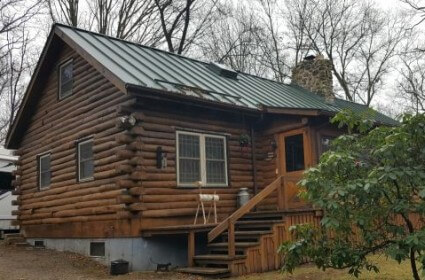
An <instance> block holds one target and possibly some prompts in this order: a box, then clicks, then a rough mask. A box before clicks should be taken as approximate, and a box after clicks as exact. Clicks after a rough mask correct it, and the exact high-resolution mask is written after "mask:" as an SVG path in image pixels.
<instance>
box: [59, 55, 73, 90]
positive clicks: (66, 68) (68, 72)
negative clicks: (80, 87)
mask: <svg viewBox="0 0 425 280" xmlns="http://www.w3.org/2000/svg"><path fill="white" fill-rule="evenodd" d="M72 70H73V66H72V62H70V63H68V64H66V65H63V66H61V68H60V96H61V97H65V96H67V95H69V94H70V93H71V92H72Z"/></svg>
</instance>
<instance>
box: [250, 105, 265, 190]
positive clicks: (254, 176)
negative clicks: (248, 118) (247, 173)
mask: <svg viewBox="0 0 425 280" xmlns="http://www.w3.org/2000/svg"><path fill="white" fill-rule="evenodd" d="M263 119H264V114H263V113H262V114H261V116H260V118H259V119H258V120H257V121H255V122H254V123H253V124H251V162H252V180H253V183H254V195H256V194H257V193H258V186H257V156H256V149H255V130H254V126H256V125H258V124H259V123H260V122H262V121H263Z"/></svg>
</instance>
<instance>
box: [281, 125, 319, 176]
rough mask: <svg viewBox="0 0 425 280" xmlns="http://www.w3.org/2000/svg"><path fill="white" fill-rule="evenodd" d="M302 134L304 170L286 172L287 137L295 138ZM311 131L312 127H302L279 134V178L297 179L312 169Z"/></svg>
mask: <svg viewBox="0 0 425 280" xmlns="http://www.w3.org/2000/svg"><path fill="white" fill-rule="evenodd" d="M298 134H302V135H303V149H304V169H303V170H298V171H293V172H286V158H285V137H288V136H294V135H298ZM311 140H312V139H311V130H310V127H308V126H306V127H302V128H297V129H293V130H288V131H284V132H281V133H279V134H278V161H277V163H278V166H277V168H278V175H279V176H284V177H285V176H288V177H295V176H301V175H302V173H303V172H304V170H306V169H307V168H309V167H311V166H312V164H313V157H312V141H311Z"/></svg>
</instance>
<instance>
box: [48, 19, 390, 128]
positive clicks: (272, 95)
mask: <svg viewBox="0 0 425 280" xmlns="http://www.w3.org/2000/svg"><path fill="white" fill-rule="evenodd" d="M55 28H57V29H58V30H60V31H61V32H62V33H63V34H65V35H66V36H67V37H68V38H69V39H70V40H72V41H73V42H74V43H75V44H77V45H78V46H80V47H81V48H82V49H83V50H84V51H85V52H87V53H88V54H89V55H90V56H92V57H93V58H94V59H95V60H96V61H98V62H99V63H101V64H102V65H103V66H104V67H105V68H107V69H108V70H109V71H110V72H112V74H113V75H115V76H116V77H117V78H118V79H120V80H121V81H122V82H123V83H125V84H126V85H131V86H136V87H137V86H140V87H144V88H152V89H155V90H160V91H167V92H170V93H176V94H182V95H186V96H190V97H195V98H200V99H205V100H209V101H213V102H219V103H225V104H227V105H233V106H238V107H245V108H250V109H255V110H260V109H261V108H264V107H275V108H288V109H313V110H321V111H326V112H330V113H336V112H338V111H340V110H342V109H346V108H349V109H352V110H354V111H356V112H361V111H365V110H367V109H368V107H366V106H364V105H361V104H356V103H352V102H347V101H344V100H341V99H336V100H335V102H334V103H327V102H325V100H324V98H322V97H321V96H318V95H316V94H314V93H312V92H309V91H307V90H305V89H302V88H301V87H298V86H295V85H289V84H284V83H279V82H275V81H272V80H269V79H264V78H260V77H257V76H253V75H249V74H245V73H239V74H238V76H237V79H230V78H226V77H223V76H220V75H218V74H217V73H216V72H214V71H213V70H211V68H210V67H209V66H210V64H209V63H205V62H202V61H199V60H194V59H191V58H187V57H184V56H181V55H176V54H173V53H169V52H166V51H162V50H158V49H154V48H150V47H146V46H142V45H138V44H134V43H131V42H127V41H123V40H119V39H116V38H112V37H108V36H104V35H101V34H97V33H93V32H89V31H85V30H81V29H77V28H71V27H69V26H65V25H60V24H56V25H55ZM376 120H377V121H378V122H382V123H386V124H392V125H393V124H396V123H397V122H396V121H394V120H393V119H391V118H389V117H387V116H385V115H383V114H380V113H377V114H376Z"/></svg>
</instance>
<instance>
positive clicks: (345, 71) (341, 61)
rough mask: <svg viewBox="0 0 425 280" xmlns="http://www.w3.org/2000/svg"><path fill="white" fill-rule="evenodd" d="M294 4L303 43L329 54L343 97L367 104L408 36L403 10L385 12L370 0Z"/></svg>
mask: <svg viewBox="0 0 425 280" xmlns="http://www.w3.org/2000/svg"><path fill="white" fill-rule="evenodd" d="M294 2H295V3H294ZM292 3H293V4H292V5H291V7H296V8H297V10H295V11H294V13H296V15H297V17H298V18H297V19H296V21H299V22H300V24H299V25H298V26H299V27H300V28H301V29H302V30H300V31H301V32H302V33H303V36H305V37H307V42H308V44H307V45H309V47H311V48H312V49H313V50H314V51H315V52H317V53H321V54H324V55H325V56H327V58H329V60H330V61H331V64H332V68H333V69H332V70H333V73H334V76H335V78H336V81H337V84H338V86H339V88H340V89H341V92H342V93H343V95H344V96H345V98H346V99H348V100H351V101H361V102H362V103H364V104H366V105H368V106H369V105H370V104H371V102H372V100H373V98H374V97H375V96H376V94H377V93H378V92H379V91H380V90H381V89H382V85H383V81H384V78H385V76H386V75H387V73H388V72H389V71H390V69H391V67H392V63H393V60H394V59H395V58H396V55H397V51H398V47H399V46H400V44H401V43H402V42H403V40H405V39H406V38H407V37H408V35H409V30H410V29H409V28H408V27H407V20H405V19H404V17H403V16H402V15H401V14H397V15H391V14H387V13H384V12H383V11H382V10H378V9H377V8H376V7H375V6H374V4H373V3H372V2H368V1H355V0H344V1H332V0H293V2H292Z"/></svg>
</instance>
